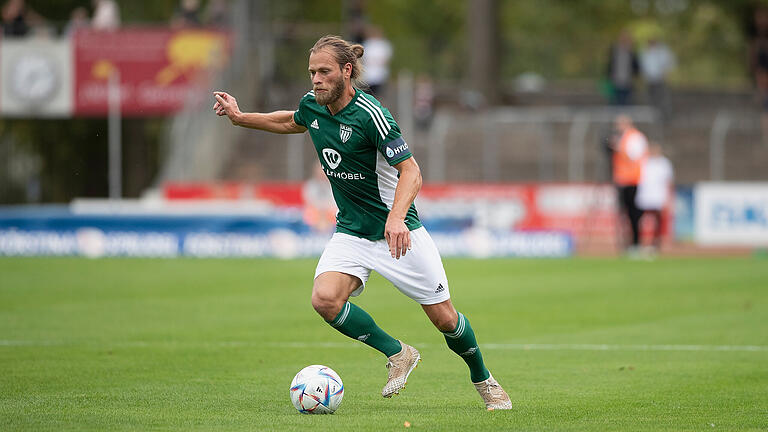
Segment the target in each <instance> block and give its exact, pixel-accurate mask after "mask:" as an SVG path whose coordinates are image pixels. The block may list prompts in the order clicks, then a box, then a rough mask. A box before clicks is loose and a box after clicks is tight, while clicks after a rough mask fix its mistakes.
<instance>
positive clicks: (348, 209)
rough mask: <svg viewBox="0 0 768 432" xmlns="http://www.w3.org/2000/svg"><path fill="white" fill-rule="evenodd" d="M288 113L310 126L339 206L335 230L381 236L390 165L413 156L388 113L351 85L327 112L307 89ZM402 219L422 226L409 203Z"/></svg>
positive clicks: (392, 179)
mask: <svg viewBox="0 0 768 432" xmlns="http://www.w3.org/2000/svg"><path fill="white" fill-rule="evenodd" d="M293 119H294V121H295V122H296V124H298V125H301V126H304V127H306V128H307V131H309V135H310V136H311V137H312V142H313V143H314V144H315V150H317V156H318V157H319V158H320V163H321V164H322V166H323V171H325V174H326V176H328V180H329V181H330V182H331V189H332V190H333V197H334V199H335V200H336V206H337V207H338V208H339V213H338V214H337V215H336V231H337V232H343V233H346V234H350V235H353V236H356V237H362V238H365V239H368V240H380V239H383V238H384V225H385V223H386V221H387V215H388V214H389V210H390V209H391V208H392V203H393V202H394V200H395V188H396V187H397V181H398V176H399V173H398V172H397V170H396V169H395V168H393V165H397V164H398V163H400V162H402V161H404V160H406V159H408V158H410V157H412V155H411V151H410V149H409V148H408V144H407V143H406V142H405V140H403V137H402V136H401V134H400V127H399V126H398V125H397V123H395V120H394V119H393V118H392V114H390V113H389V110H387V109H386V108H384V107H383V106H381V104H380V103H379V101H377V100H376V99H375V98H374V97H373V96H370V95H368V94H366V93H364V92H362V91H361V90H359V89H355V96H354V97H353V98H352V100H351V101H350V102H349V104H347V106H345V107H344V108H343V109H342V110H341V111H339V112H338V113H336V114H335V115H332V114H331V113H330V112H329V111H328V108H326V107H325V106H322V105H318V103H317V102H316V101H315V93H314V92H313V91H310V92H308V93H307V94H305V95H304V97H303V98H302V99H301V102H299V109H297V110H296V112H295V113H294V114H293ZM405 225H406V226H407V227H408V229H409V230H414V229H416V228H419V227H421V222H420V221H419V216H418V214H417V213H416V207H414V205H413V204H411V207H410V208H409V209H408V213H407V215H406V217H405Z"/></svg>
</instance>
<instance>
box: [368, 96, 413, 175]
mask: <svg viewBox="0 0 768 432" xmlns="http://www.w3.org/2000/svg"><path fill="white" fill-rule="evenodd" d="M358 105H359V106H360V107H361V108H363V109H364V110H365V111H366V112H367V113H368V114H369V115H370V121H369V122H367V127H366V131H365V132H366V136H367V137H368V139H369V140H370V141H371V142H372V143H373V144H374V145H375V146H376V149H377V150H378V151H379V152H380V153H381V154H382V155H383V156H384V159H385V160H386V161H387V163H389V165H397V164H399V163H400V162H402V161H404V160H406V159H408V158H410V157H412V156H413V154H411V149H410V148H408V143H406V142H405V140H404V139H403V137H402V135H401V133H400V126H398V124H397V122H395V119H394V118H393V117H392V114H391V113H390V112H389V110H388V109H386V108H384V107H381V106H378V105H377V104H374V103H372V102H370V101H368V100H367V99H361V100H360V101H358Z"/></svg>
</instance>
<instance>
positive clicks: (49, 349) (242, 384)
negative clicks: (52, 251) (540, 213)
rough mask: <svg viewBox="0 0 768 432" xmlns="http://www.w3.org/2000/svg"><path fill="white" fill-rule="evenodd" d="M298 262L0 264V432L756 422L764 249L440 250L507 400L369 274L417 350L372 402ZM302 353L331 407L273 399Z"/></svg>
mask: <svg viewBox="0 0 768 432" xmlns="http://www.w3.org/2000/svg"><path fill="white" fill-rule="evenodd" d="M314 265H315V262H314V261H313V260H302V261H275V260H186V259H179V260H134V259H109V260H86V259H69V258H53V259H49V258H37V259H10V258H4V259H0V430H3V431H12V430H35V431H39V430H142V431H144V430H184V431H187V430H227V431H234V430H279V431H282V430H296V431H306V430H349V431H357V430H376V431H379V430H384V431H386V430H404V429H405V428H404V426H403V423H404V422H405V421H408V422H410V423H411V425H412V426H411V428H410V430H425V431H426V430H429V431H435V430H445V431H465V430H478V431H492V430H577V431H584V430H595V431H605V430H615V431H627V430H669V431H681V430H761V429H762V430H765V429H766V428H768V261H766V260H765V259H759V258H741V259H735V258H728V259H725V258H724V259H664V260H660V261H657V262H654V263H647V262H629V261H625V260H607V259H574V260H487V261H473V260H446V262H445V265H446V269H447V272H448V276H449V280H450V282H451V292H452V296H453V300H454V303H455V305H456V306H457V309H459V310H460V311H462V312H463V313H465V314H466V315H467V317H468V318H469V319H470V320H471V322H472V326H473V328H474V329H475V332H476V334H477V337H478V340H479V342H480V346H481V349H482V350H483V355H484V357H485V359H486V362H487V364H488V366H489V368H490V369H491V371H492V372H493V374H494V376H495V377H496V378H497V379H498V380H499V381H500V382H501V383H502V384H503V385H504V386H505V388H506V389H507V391H508V392H509V393H510V396H511V397H512V401H513V404H514V406H515V409H514V410H511V411H506V412H501V411H497V412H486V411H485V410H484V409H483V408H482V403H481V401H480V398H479V397H478V395H477V394H476V393H475V390H474V389H473V387H472V385H471V384H470V382H469V379H468V371H467V369H466V367H465V365H464V363H463V362H462V361H461V359H460V358H459V357H458V356H456V355H455V354H453V353H452V352H451V351H449V350H448V349H447V348H446V347H445V345H444V342H443V339H442V337H441V335H440V334H439V333H438V332H437V331H435V330H434V329H433V328H432V327H431V325H430V324H429V322H428V320H427V318H426V316H424V314H423V313H422V312H421V309H420V308H419V306H418V305H416V304H415V303H413V302H411V301H410V300H409V299H408V298H406V297H404V296H402V295H401V294H399V292H398V291H397V290H396V289H395V288H393V287H392V286H391V285H389V284H388V283H387V282H386V281H385V280H383V279H382V278H380V277H378V276H374V277H373V278H372V280H371V282H370V283H369V285H368V288H367V289H366V292H365V293H364V295H363V296H362V297H359V298H358V299H357V300H356V302H357V303H358V304H359V305H361V306H362V307H364V308H365V309H366V310H367V311H368V312H370V313H371V315H373V316H374V317H375V318H376V320H377V322H378V323H379V324H380V325H381V326H382V327H383V328H384V329H386V330H387V331H389V332H390V333H391V334H392V335H394V336H395V337H397V338H401V339H403V340H404V341H406V342H408V343H411V344H413V345H415V346H416V347H417V348H419V350H420V351H421V352H422V357H423V359H424V360H423V362H422V363H421V365H420V366H419V368H418V369H416V371H415V372H414V373H413V375H412V376H411V378H410V379H409V383H408V388H407V389H406V390H404V391H403V394H401V395H400V396H398V397H395V398H393V399H391V400H385V399H382V398H381V396H380V394H379V392H380V389H381V386H382V385H383V383H384V381H385V378H386V369H385V368H384V363H385V359H384V358H383V356H381V355H380V354H379V353H377V352H375V351H374V350H372V349H370V348H368V347H366V346H364V345H362V344H360V343H358V342H356V341H352V340H348V339H347V338H345V337H344V336H342V335H341V334H339V333H336V332H335V331H334V330H333V329H332V328H331V327H329V326H328V325H326V324H324V323H323V321H322V319H321V318H320V317H319V316H317V315H316V314H315V313H314V311H313V310H312V308H311V306H310V303H309V295H310V291H311V279H312V274H313V271H314ZM525 344H532V345H531V346H530V347H528V349H526V348H525V347H521V345H525ZM534 344H535V345H534ZM542 344H543V345H542ZM578 344H606V345H608V346H607V347H606V349H605V350H600V349H598V348H599V347H596V346H578ZM677 345H685V347H675V346H677ZM483 346H486V348H483ZM717 347H720V348H717ZM728 347H730V348H731V350H726V349H728ZM749 347H752V348H749ZM313 363H319V364H326V365H328V366H331V367H332V368H333V369H335V370H336V371H337V372H338V373H339V374H340V375H341V377H342V379H343V380H344V384H345V388H346V389H345V395H344V401H343V403H342V405H341V408H340V409H339V411H338V412H337V413H336V414H335V415H331V416H309V415H301V414H298V413H297V412H296V411H295V410H294V408H293V407H292V405H291V403H290V400H289V397H288V386H289V383H290V381H291V379H292V378H293V375H294V374H295V373H296V372H297V371H298V370H299V369H301V368H302V367H304V366H306V365H309V364H313ZM713 425H714V426H713Z"/></svg>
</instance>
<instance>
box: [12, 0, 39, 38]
mask: <svg viewBox="0 0 768 432" xmlns="http://www.w3.org/2000/svg"><path fill="white" fill-rule="evenodd" d="M2 16H3V35H4V36H6V37H18V36H26V35H28V34H29V33H30V31H31V30H32V26H35V25H39V24H41V23H42V22H43V18H42V17H41V16H40V15H38V14H37V13H36V12H35V11H34V10H32V9H31V8H29V7H28V6H27V5H26V3H25V2H24V0H8V1H7V2H5V4H4V5H3V10H2Z"/></svg>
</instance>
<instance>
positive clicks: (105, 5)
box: [91, 0, 120, 30]
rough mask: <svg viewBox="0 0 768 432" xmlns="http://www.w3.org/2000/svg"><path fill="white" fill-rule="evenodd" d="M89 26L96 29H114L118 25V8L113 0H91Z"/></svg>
mask: <svg viewBox="0 0 768 432" xmlns="http://www.w3.org/2000/svg"><path fill="white" fill-rule="evenodd" d="M91 27H93V28H94V29H96V30H116V29H117V28H119V27H120V9H119V8H118V7H117V3H116V2H115V0H93V20H91Z"/></svg>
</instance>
